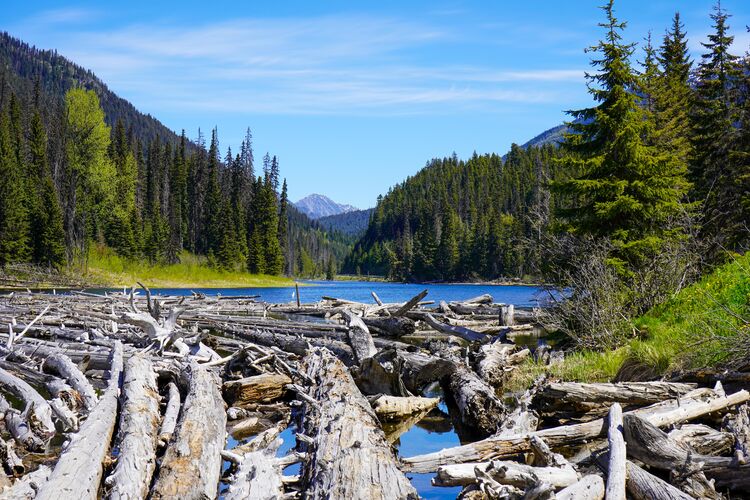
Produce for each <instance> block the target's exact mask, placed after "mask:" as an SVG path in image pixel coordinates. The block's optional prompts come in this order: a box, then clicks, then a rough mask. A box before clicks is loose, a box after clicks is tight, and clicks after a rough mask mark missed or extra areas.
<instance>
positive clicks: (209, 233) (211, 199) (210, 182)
mask: <svg viewBox="0 0 750 500" xmlns="http://www.w3.org/2000/svg"><path fill="white" fill-rule="evenodd" d="M221 218H222V213H221V186H220V185H219V140H218V137H217V130H216V129H214V130H213V132H212V134H211V146H210V147H209V150H208V171H207V183H206V201H205V213H204V225H203V237H204V248H205V249H206V253H207V254H209V255H211V254H214V255H215V254H216V253H217V252H218V250H219V245H220V241H221V234H220V225H221Z"/></svg>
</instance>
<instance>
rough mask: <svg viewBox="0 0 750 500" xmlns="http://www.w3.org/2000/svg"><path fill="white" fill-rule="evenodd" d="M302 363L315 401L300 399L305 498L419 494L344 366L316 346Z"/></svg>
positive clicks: (407, 495)
mask: <svg viewBox="0 0 750 500" xmlns="http://www.w3.org/2000/svg"><path fill="white" fill-rule="evenodd" d="M305 361H306V370H305V371H306V373H307V375H308V376H310V377H311V378H312V379H313V380H314V384H313V386H312V388H311V392H310V396H311V397H312V398H314V399H315V400H317V401H318V405H317V406H315V405H312V404H310V403H309V402H307V401H306V400H305V411H304V417H303V429H304V433H305V434H306V435H307V436H309V437H310V438H311V444H310V448H309V449H308V454H307V458H306V460H305V462H304V463H303V467H302V483H303V485H304V486H305V490H306V497H307V498H310V499H317V498H326V499H346V500H350V499H352V498H382V499H401V498H410V499H416V498H418V496H417V493H416V490H415V489H414V487H413V486H412V485H411V483H410V482H409V480H408V479H407V478H406V476H404V474H403V473H402V472H401V471H400V470H399V468H398V466H397V464H396V459H395V457H394V455H393V452H392V451H391V449H390V446H389V445H388V443H387V442H386V440H385V436H384V435H383V431H382V430H381V429H380V425H379V422H378V420H377V417H376V416H375V412H374V411H373V410H372V408H371V407H370V404H369V403H368V402H367V400H366V399H365V398H364V396H362V394H361V393H360V392H359V390H358V389H357V386H356V385H355V384H354V381H353V380H352V377H351V375H350V374H349V371H348V370H347V369H346V367H345V366H344V365H343V364H342V363H341V362H340V361H339V360H337V359H336V358H335V357H334V356H333V355H332V354H331V353H330V352H328V351H326V350H321V349H315V350H313V351H312V352H311V353H310V355H309V356H308V357H307V359H306V360H305Z"/></svg>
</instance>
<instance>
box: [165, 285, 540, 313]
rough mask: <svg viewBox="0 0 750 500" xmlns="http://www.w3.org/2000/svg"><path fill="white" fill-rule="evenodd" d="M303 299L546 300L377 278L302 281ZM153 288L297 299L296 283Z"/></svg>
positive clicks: (521, 290)
mask: <svg viewBox="0 0 750 500" xmlns="http://www.w3.org/2000/svg"><path fill="white" fill-rule="evenodd" d="M300 285H302V286H300V289H299V291H300V300H301V302H303V303H304V302H317V301H319V300H320V298H321V297H322V296H324V295H326V296H332V297H336V298H339V299H346V300H353V301H355V302H367V303H374V301H373V298H372V295H371V294H370V292H372V291H374V292H375V293H377V294H378V296H379V297H380V300H382V301H383V302H386V303H388V302H405V301H407V300H409V299H410V298H412V297H413V296H415V295H416V294H418V293H419V292H421V291H422V290H424V289H427V291H428V294H427V297H426V298H425V300H435V301H440V300H445V301H446V302H450V301H461V300H466V299H469V298H472V297H476V296H478V295H482V294H485V293H489V294H490V295H492V296H493V297H494V299H495V302H502V303H506V304H514V305H516V306H525V307H528V306H536V305H538V304H539V302H540V301H542V302H543V301H544V292H543V291H542V290H540V289H539V288H537V287H533V286H522V285H488V284H481V285H472V284H455V285H454V284H428V285H423V284H413V283H383V282H377V281H300ZM152 291H154V292H157V293H163V294H165V295H190V294H191V292H192V291H195V292H201V293H205V294H206V295H216V294H221V295H223V296H233V295H260V300H263V301H264V302H272V303H287V302H294V301H295V300H296V297H295V290H294V288H293V287H291V288H289V287H279V288H193V289H185V288H157V289H153V290H152Z"/></svg>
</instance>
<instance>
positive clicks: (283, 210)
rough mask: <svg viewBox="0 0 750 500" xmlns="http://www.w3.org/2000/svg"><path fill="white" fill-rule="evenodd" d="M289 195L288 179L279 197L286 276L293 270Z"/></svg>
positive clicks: (281, 239) (281, 241) (280, 232)
mask: <svg viewBox="0 0 750 500" xmlns="http://www.w3.org/2000/svg"><path fill="white" fill-rule="evenodd" d="M288 205H289V194H288V193H287V185H286V179H284V183H283V184H282V185H281V196H280V197H279V229H278V233H279V245H280V246H281V253H282V255H283V256H284V262H285V263H286V266H285V267H286V269H285V270H284V271H285V273H286V274H288V275H291V274H292V270H291V266H290V265H289V264H290V263H291V262H290V260H291V259H290V255H289V254H290V252H289V207H288Z"/></svg>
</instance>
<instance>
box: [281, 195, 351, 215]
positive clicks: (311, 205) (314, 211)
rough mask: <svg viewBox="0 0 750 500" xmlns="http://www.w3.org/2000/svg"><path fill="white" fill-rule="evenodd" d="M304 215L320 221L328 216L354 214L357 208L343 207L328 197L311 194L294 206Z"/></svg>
mask: <svg viewBox="0 0 750 500" xmlns="http://www.w3.org/2000/svg"><path fill="white" fill-rule="evenodd" d="M294 206H295V207H297V208H298V209H299V210H300V211H301V212H302V213H304V214H306V215H307V216H308V217H310V218H311V219H313V220H315V219H320V218H321V217H326V216H328V215H338V214H343V213H346V212H354V211H355V210H357V208H356V207H353V206H351V205H342V204H340V203H336V202H335V201H333V200H332V199H330V198H329V197H327V196H323V195H322V194H311V195H309V196H305V197H304V198H302V199H301V200H299V201H298V202H297V203H295V204H294Z"/></svg>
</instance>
